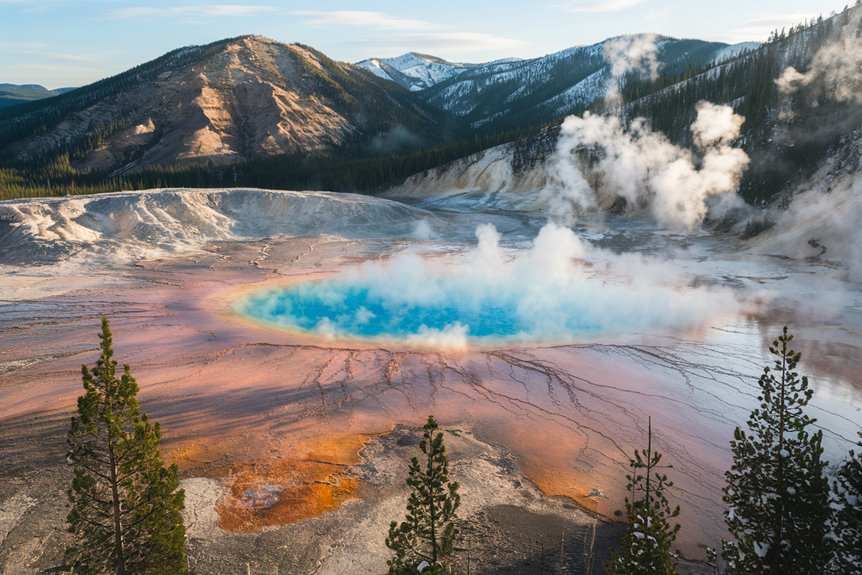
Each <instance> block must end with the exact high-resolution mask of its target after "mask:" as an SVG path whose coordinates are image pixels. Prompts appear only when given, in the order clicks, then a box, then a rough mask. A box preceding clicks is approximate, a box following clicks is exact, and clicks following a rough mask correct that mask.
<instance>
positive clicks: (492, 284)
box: [243, 223, 742, 349]
mask: <svg viewBox="0 0 862 575" xmlns="http://www.w3.org/2000/svg"><path fill="white" fill-rule="evenodd" d="M476 237H477V239H478V243H477V245H476V246H475V247H474V248H473V249H472V250H470V251H469V252H468V253H467V254H466V255H465V256H464V260H462V261H460V262H459V263H457V264H454V265H453V264H452V263H451V262H449V263H444V262H441V261H439V260H426V259H423V258H421V257H420V256H418V255H416V254H412V253H406V254H401V255H398V256H396V257H394V258H393V259H392V260H390V261H388V262H383V263H381V262H368V263H365V264H364V265H361V266H359V267H358V268H355V269H353V270H351V271H349V272H346V273H345V274H344V275H342V276H340V277H339V278H337V279H336V280H332V281H330V282H322V283H320V284H306V285H303V286H300V287H299V288H294V289H295V290H296V289H298V290H305V291H304V292H303V293H302V294H301V295H302V297H303V298H304V301H307V300H309V299H313V300H314V301H315V302H319V303H320V302H322V304H323V305H324V306H325V310H326V313H325V314H324V317H317V316H315V317H306V312H307V309H308V308H306V307H302V306H300V305H297V304H296V300H295V299H294V298H293V296H294V295H295V294H296V291H293V292H291V293H287V294H286V292H284V291H275V292H271V293H264V294H258V295H256V296H253V297H252V299H251V300H248V301H247V302H245V303H244V304H243V305H244V306H245V309H244V310H243V311H244V312H245V313H248V314H250V315H252V316H253V317H257V318H258V319H263V320H264V321H268V322H271V323H277V324H281V325H285V326H299V327H304V328H306V329H310V330H312V331H315V332H317V333H318V334H320V335H324V336H330V337H344V336H351V335H357V334H361V335H363V336H365V335H367V334H369V333H371V334H378V333H379V332H377V331H375V330H376V329H377V328H378V327H379V328H381V329H384V330H385V331H384V332H382V333H383V334H384V337H385V336H386V335H388V336H389V337H390V338H391V337H401V338H403V339H405V340H406V341H408V342H412V343H417V344H419V343H421V344H424V345H430V346H433V347H438V348H448V349H453V348H466V347H467V346H468V338H471V337H477V338H480V339H482V338H489V339H491V340H493V339H496V338H495V337H494V334H489V333H483V332H481V329H486V328H487V322H488V320H489V319H490V320H492V322H491V323H492V324H493V325H494V326H495V327H498V328H499V329H500V332H499V333H498V334H496V335H497V338H499V337H501V336H502V337H504V338H505V339H509V340H511V339H514V340H516V341H549V340H550V341H577V340H581V339H584V338H589V339H590V340H591V341H596V340H599V341H601V340H604V339H607V338H612V339H614V340H619V339H620V338H627V337H637V336H642V335H655V334H657V333H675V332H678V331H680V330H687V329H694V328H698V327H702V326H704V325H707V324H709V323H710V322H711V321H713V320H715V319H716V318H717V317H719V316H722V315H725V314H734V313H738V312H739V311H740V310H741V308H742V304H741V303H740V302H739V301H738V300H737V299H736V298H735V296H734V294H733V292H732V291H731V290H730V289H727V288H720V287H692V286H690V285H689V283H690V282H689V280H688V279H687V278H685V277H684V276H683V275H682V274H681V273H680V272H679V271H678V270H676V269H675V268H674V267H673V266H672V265H671V264H669V263H666V262H663V261H661V260H658V259H655V258H645V257H643V256H641V255H640V254H626V255H615V254H612V253H610V252H607V251H604V250H601V249H597V248H595V247H592V246H590V245H589V244H586V243H584V242H583V241H581V240H580V239H579V238H578V237H577V235H575V233H574V232H572V231H571V230H570V229H568V228H564V227H560V226H558V225H556V224H553V223H549V224H547V225H545V226H544V227H543V228H542V229H541V231H540V232H539V234H538V235H537V237H536V238H535V240H534V241H533V243H532V246H531V247H530V248H528V249H525V250H519V251H514V252H512V251H508V250H505V249H503V248H502V247H501V245H500V235H499V233H498V232H497V230H496V229H495V228H494V227H493V226H492V225H490V224H484V225H480V226H479V227H478V228H477V230H476ZM357 293H359V294H362V297H363V302H371V303H365V305H357V301H356V298H355V296H356V294H357ZM315 305H317V304H315ZM416 317H423V318H427V320H428V321H427V323H422V324H421V325H420V324H416V321H415V318H416ZM441 318H449V319H441ZM369 322H378V323H379V324H380V325H379V326H376V327H375V330H369ZM409 322H413V326H412V327H411V329H410V330H409V331H407V332H405V331H403V326H404V324H405V323H409ZM474 322H475V323H474ZM480 322H485V327H484V328H481V327H480V325H479V324H480Z"/></svg>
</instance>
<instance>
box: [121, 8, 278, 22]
mask: <svg viewBox="0 0 862 575" xmlns="http://www.w3.org/2000/svg"><path fill="white" fill-rule="evenodd" d="M277 11H279V9H278V8H276V7H275V6H268V5H264V4H195V5H188V6H171V7H164V8H156V7H150V6H129V7H128V8H118V9H116V10H111V11H110V12H108V17H110V18H114V19H117V20H149V19H153V18H159V17H165V16H173V17H176V16H191V17H205V18H209V17H225V16H227V17H237V16H253V15H255V14H265V13H271V12H277Z"/></svg>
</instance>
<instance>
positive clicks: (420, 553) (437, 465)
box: [386, 416, 461, 575]
mask: <svg viewBox="0 0 862 575" xmlns="http://www.w3.org/2000/svg"><path fill="white" fill-rule="evenodd" d="M437 427H438V426H437V422H436V421H435V420H434V417H433V416H428V423H426V424H425V427H424V428H423V429H424V433H423V436H422V441H421V442H420V443H419V449H420V450H422V454H423V457H422V461H421V462H420V460H419V458H418V457H414V458H412V459H411V460H410V466H409V469H408V473H407V485H408V486H410V496H409V497H408V499H407V516H406V520H405V521H403V522H402V523H401V524H400V525H399V524H398V523H397V522H396V521H393V522H392V524H391V525H390V526H389V536H388V537H387V538H386V546H387V547H389V548H390V549H392V551H394V552H395V556H394V557H393V558H392V559H390V560H389V561H388V562H387V564H388V565H389V573H390V575H399V574H402V573H416V568H417V566H418V565H419V564H420V563H421V562H423V561H426V562H427V563H428V564H430V569H426V570H424V571H423V573H425V574H426V575H428V574H433V575H437V574H444V573H448V572H449V571H448V570H447V568H446V566H445V564H443V563H442V561H443V560H444V559H445V558H446V557H448V556H449V555H451V554H452V551H453V546H454V544H455V540H456V539H457V538H458V535H459V534H458V529H457V527H456V525H455V521H456V519H457V517H456V515H455V512H456V511H457V509H458V506H459V505H460V502H461V497H460V495H458V484H457V483H453V482H450V481H449V458H448V457H447V456H446V448H445V446H444V445H443V434H442V433H437V434H435V433H434V432H435V431H436V430H437Z"/></svg>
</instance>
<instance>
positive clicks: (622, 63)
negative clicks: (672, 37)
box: [602, 34, 659, 109]
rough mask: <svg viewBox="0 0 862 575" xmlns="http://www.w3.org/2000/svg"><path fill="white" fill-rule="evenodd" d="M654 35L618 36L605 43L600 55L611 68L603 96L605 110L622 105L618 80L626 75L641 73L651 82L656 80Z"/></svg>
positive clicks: (656, 51) (656, 61)
mask: <svg viewBox="0 0 862 575" xmlns="http://www.w3.org/2000/svg"><path fill="white" fill-rule="evenodd" d="M657 39H658V36H656V35H655V34H640V35H637V36H620V37H619V38H614V39H613V40H609V41H607V42H605V44H604V47H603V49H602V54H603V56H604V59H605V61H606V62H607V63H608V64H610V66H611V70H610V72H611V79H610V82H609V83H608V89H607V92H606V94H605V107H606V108H607V109H613V108H619V107H620V106H622V104H623V99H622V94H620V91H619V83H620V80H622V79H623V77H624V76H625V75H626V74H629V73H631V72H636V71H642V72H644V73H646V74H648V75H649V78H650V79H651V80H655V79H656V78H658V69H659V61H658V47H657V46H656V40H657Z"/></svg>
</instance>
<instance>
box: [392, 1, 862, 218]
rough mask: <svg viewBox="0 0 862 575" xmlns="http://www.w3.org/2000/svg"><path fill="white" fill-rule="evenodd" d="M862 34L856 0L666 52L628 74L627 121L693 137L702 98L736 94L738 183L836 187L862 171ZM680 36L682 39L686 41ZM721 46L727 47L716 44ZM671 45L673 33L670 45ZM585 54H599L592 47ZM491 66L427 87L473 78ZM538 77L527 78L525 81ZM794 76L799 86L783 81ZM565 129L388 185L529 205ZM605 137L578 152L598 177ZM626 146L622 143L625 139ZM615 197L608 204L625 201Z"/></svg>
mask: <svg viewBox="0 0 862 575" xmlns="http://www.w3.org/2000/svg"><path fill="white" fill-rule="evenodd" d="M860 34H862V6H858V5H857V6H855V7H852V8H849V9H847V10H845V11H844V12H842V13H841V14H838V15H836V16H834V17H832V18H829V19H826V20H822V19H821V20H818V21H816V22H812V23H810V24H808V25H806V26H803V25H800V26H795V27H793V28H791V30H790V31H789V32H788V33H785V32H782V33H780V34H776V35H774V37H773V38H772V39H770V41H769V42H767V43H765V44H763V45H758V46H756V47H754V48H752V47H751V46H744V45H743V46H738V47H735V49H734V50H729V49H728V48H727V47H725V48H721V47H705V46H703V45H701V47H702V48H704V50H705V51H704V53H703V56H704V57H702V58H701V59H700V60H701V62H704V61H705V62H706V63H702V64H699V65H698V64H697V59H690V60H678V62H680V63H682V62H686V63H685V66H683V65H679V66H675V65H674V64H673V60H665V61H666V62H669V64H670V65H668V64H666V65H665V67H664V69H663V72H662V73H661V74H660V75H659V76H658V77H657V78H655V79H652V78H645V77H636V76H633V77H630V78H627V79H625V80H624V81H623V82H622V85H621V86H620V90H621V94H622V97H623V100H624V101H625V105H624V106H623V108H622V115H621V118H620V119H619V124H620V126H621V128H624V127H625V126H626V125H627V124H629V123H631V122H632V121H633V120H634V119H635V118H646V120H647V122H646V124H645V125H646V126H647V127H648V128H647V129H648V130H650V131H651V132H652V131H656V132H660V133H661V134H662V135H663V137H666V138H667V139H668V140H670V142H672V143H673V144H675V145H677V146H680V147H683V148H691V147H692V145H693V142H692V139H693V137H692V129H691V126H692V123H693V121H694V120H695V117H696V110H697V108H698V104H699V103H700V102H702V101H704V100H706V101H709V102H712V103H714V104H723V105H727V106H730V107H731V108H732V109H733V111H734V112H735V113H736V114H739V115H741V116H743V117H744V118H745V121H744V123H743V124H742V126H741V128H740V133H739V137H738V138H736V139H735V141H734V146H736V147H739V148H741V149H742V150H744V151H745V152H746V154H747V155H748V157H749V158H750V165H749V166H748V168H747V169H746V170H745V172H744V173H743V174H742V178H741V182H740V190H739V191H740V195H742V197H743V198H744V199H745V200H747V201H748V202H749V203H750V204H753V205H756V206H764V205H767V204H769V203H772V202H775V201H776V200H781V202H784V203H787V202H789V196H791V195H792V194H793V191H794V190H805V189H812V188H815V187H816V188H817V189H822V190H825V191H826V192H827V193H828V192H829V190H831V189H833V187H834V188H835V189H840V186H839V185H838V184H839V183H840V182H844V183H845V184H846V179H847V178H850V179H851V180H852V179H853V178H857V179H858V177H859V176H858V175H859V174H862V156H860V150H862V71H860V70H862V68H860V61H862V52H860V51H859V50H858V37H859V35H860ZM681 42H686V41H681ZM670 46H671V47H674V48H676V49H678V48H682V47H683V45H682V44H678V43H677V44H676V46H674V45H673V44H671V45H670ZM690 47H697V44H691V45H690ZM713 48H715V49H717V52H713V53H712V54H710V53H709V51H710V50H712V49H713ZM597 49H598V46H597V47H593V50H597ZM667 49H668V45H667V44H665V48H664V49H663V50H664V51H665V53H667V52H666V51H667ZM575 53H577V50H576V51H575ZM660 54H661V51H660ZM707 54H709V55H707ZM582 61H586V62H589V60H588V58H586V55H582ZM480 69H481V68H477V69H474V70H471V71H469V72H466V73H465V74H463V75H462V76H459V77H456V78H454V79H453V80H451V81H449V82H444V83H441V84H439V85H438V86H435V87H434V88H432V89H431V90H428V91H427V92H423V94H425V93H434V92H436V91H441V90H446V89H447V88H448V87H451V86H456V85H459V84H463V83H464V82H466V81H468V78H469V77H470V76H472V75H474V74H477V73H479V70H480ZM497 73H498V74H503V73H505V71H498V72H497ZM597 73H598V74H602V73H603V72H602V71H599V72H597ZM549 81H553V77H551V78H550V80H549ZM527 82H528V79H527V80H523V83H524V84H525V85H526V83H527ZM794 82H795V84H794V86H795V89H794V90H790V91H788V90H787V89H786V88H783V87H782V86H786V85H788V84H791V83H794ZM489 86H491V84H490V83H489ZM458 95H459V93H458V91H457V90H455V91H454V92H453V94H452V97H453V98H452V99H451V100H449V101H450V102H455V101H458ZM465 100H466V99H465ZM442 101H443V100H441V102H442ZM466 101H469V100H466ZM469 114H475V112H472V111H471V112H469ZM640 130H641V131H640V132H637V133H636V135H635V136H633V137H632V138H633V140H632V141H636V140H637V139H638V138H639V137H642V135H643V128H641V129H640ZM559 134H560V128H559V126H558V125H557V124H553V125H550V126H548V127H546V128H544V129H541V130H538V131H537V132H535V133H533V134H529V135H527V136H524V137H522V138H519V139H517V140H516V141H514V142H511V143H507V144H503V145H500V146H495V147H491V148H488V149H485V150H482V151H479V152H476V153H474V154H471V155H469V156H465V157H463V158H459V159H457V160H455V161H453V162H450V163H447V164H446V165H442V166H435V167H434V168H433V169H430V170H426V171H424V172H421V173H417V174H415V175H414V176H412V177H410V178H408V179H407V180H406V181H405V182H404V183H403V184H401V185H398V186H395V187H393V188H392V189H390V190H389V191H388V192H387V193H388V194H389V195H391V196H393V197H409V198H412V199H414V200H424V201H426V202H444V203H446V205H452V203H453V202H461V203H463V204H464V205H477V204H478V205H487V204H491V205H494V206H497V207H501V208H505V209H525V208H529V207H530V206H531V205H534V204H535V203H536V202H537V201H539V200H541V198H540V197H539V196H540V195H541V194H537V193H536V190H547V189H549V188H551V187H552V186H554V185H555V184H558V182H555V181H554V177H555V174H554V170H555V166H556V164H557V157H556V154H557V153H558V144H559ZM638 134H640V135H638ZM600 148H601V146H598V147H593V146H589V145H586V144H585V145H584V146H582V147H581V148H580V149H579V152H578V158H577V159H578V160H579V163H580V171H581V172H582V173H583V174H585V175H586V177H587V179H589V180H590V181H593V182H596V181H598V185H601V182H600V181H599V180H600V179H601V178H598V177H593V171H594V170H593V167H594V166H596V165H597V164H600V163H601V161H602V160H603V158H604V157H607V155H609V154H612V153H613V152H607V151H602V150H601V149H600ZM632 149H634V148H632ZM616 153H617V154H620V153H621V152H620V151H619V150H618V149H617V150H616ZM603 154H605V155H604V156H603ZM857 181H859V182H862V179H858V180H857ZM844 187H848V186H846V185H845V186H844ZM856 188H857V189H858V184H857V185H856ZM611 199H613V198H611ZM612 204H613V202H610V203H608V204H607V205H603V206H601V207H603V208H605V209H619V208H620V206H619V205H612Z"/></svg>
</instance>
